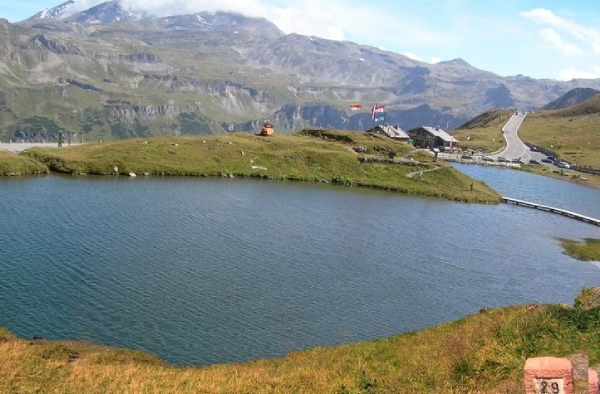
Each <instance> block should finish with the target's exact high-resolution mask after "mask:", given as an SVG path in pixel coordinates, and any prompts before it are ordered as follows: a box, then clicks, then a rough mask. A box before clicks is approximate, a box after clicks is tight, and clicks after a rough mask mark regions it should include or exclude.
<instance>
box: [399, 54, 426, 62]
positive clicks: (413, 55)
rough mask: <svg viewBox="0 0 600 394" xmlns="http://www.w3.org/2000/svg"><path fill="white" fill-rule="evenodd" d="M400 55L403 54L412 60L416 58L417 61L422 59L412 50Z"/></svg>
mask: <svg viewBox="0 0 600 394" xmlns="http://www.w3.org/2000/svg"><path fill="white" fill-rule="evenodd" d="M402 55H404V56H406V57H407V58H409V59H412V60H418V61H420V62H422V61H423V59H421V58H420V57H418V56H417V55H415V54H414V53H412V52H405V53H403V54H402Z"/></svg>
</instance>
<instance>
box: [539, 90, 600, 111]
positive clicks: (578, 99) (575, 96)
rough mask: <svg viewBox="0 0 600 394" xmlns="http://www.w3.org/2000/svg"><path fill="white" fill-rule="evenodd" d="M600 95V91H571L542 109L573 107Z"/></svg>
mask: <svg viewBox="0 0 600 394" xmlns="http://www.w3.org/2000/svg"><path fill="white" fill-rule="evenodd" d="M598 93H600V91H598V90H596V89H592V88H575V89H571V90H569V91H568V92H567V93H565V94H564V95H562V96H561V97H559V98H557V99H556V100H552V101H551V102H549V103H548V104H546V105H544V106H543V107H542V108H541V109H542V110H554V109H564V108H569V107H573V106H575V105H577V104H581V103H583V102H584V101H586V100H587V99H589V98H591V97H593V96H595V95H597V94H598Z"/></svg>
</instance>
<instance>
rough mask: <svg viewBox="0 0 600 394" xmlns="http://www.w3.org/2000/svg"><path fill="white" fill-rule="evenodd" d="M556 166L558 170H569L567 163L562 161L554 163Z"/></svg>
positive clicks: (569, 166)
mask: <svg viewBox="0 0 600 394" xmlns="http://www.w3.org/2000/svg"><path fill="white" fill-rule="evenodd" d="M556 165H557V166H558V168H567V169H569V168H571V165H570V164H569V163H565V162H564V161H559V162H557V163H556Z"/></svg>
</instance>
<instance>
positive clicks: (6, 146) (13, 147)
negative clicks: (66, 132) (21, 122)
mask: <svg viewBox="0 0 600 394" xmlns="http://www.w3.org/2000/svg"><path fill="white" fill-rule="evenodd" d="M75 145H81V143H71V145H69V144H68V143H65V144H63V146H62V147H63V148H67V147H69V146H75ZM29 148H58V143H57V142H11V143H6V142H2V143H0V150H5V151H9V152H23V151H24V150H27V149H29Z"/></svg>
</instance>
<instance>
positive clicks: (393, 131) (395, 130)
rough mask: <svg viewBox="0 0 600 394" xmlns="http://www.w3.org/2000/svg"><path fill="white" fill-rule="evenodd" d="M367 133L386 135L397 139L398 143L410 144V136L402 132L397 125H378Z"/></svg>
mask: <svg viewBox="0 0 600 394" xmlns="http://www.w3.org/2000/svg"><path fill="white" fill-rule="evenodd" d="M367 133H375V134H382V135H386V136H388V137H390V138H393V139H395V140H396V141H402V142H408V140H409V139H410V137H409V136H408V134H406V132H405V131H404V130H402V129H401V128H400V126H398V125H397V124H396V125H393V126H390V125H389V124H387V123H386V124H383V125H377V126H375V127H373V128H372V129H369V130H367Z"/></svg>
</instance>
